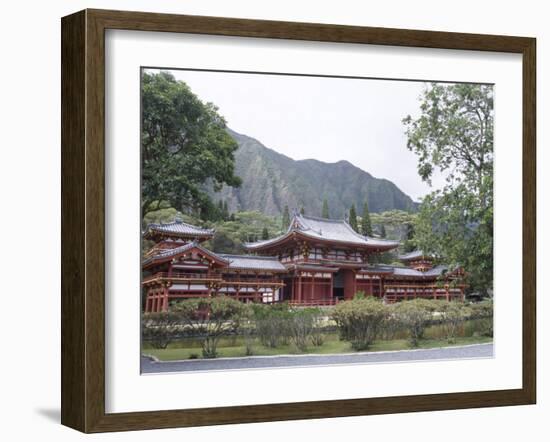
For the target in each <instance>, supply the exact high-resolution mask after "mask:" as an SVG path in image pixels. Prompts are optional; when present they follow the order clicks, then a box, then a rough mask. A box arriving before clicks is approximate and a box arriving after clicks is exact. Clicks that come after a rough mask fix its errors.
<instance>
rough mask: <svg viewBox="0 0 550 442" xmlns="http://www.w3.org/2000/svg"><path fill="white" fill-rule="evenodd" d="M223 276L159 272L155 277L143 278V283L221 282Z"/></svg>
mask: <svg viewBox="0 0 550 442" xmlns="http://www.w3.org/2000/svg"><path fill="white" fill-rule="evenodd" d="M221 279H222V275H220V274H217V273H177V272H173V273H168V272H159V273H155V274H153V275H149V276H146V277H145V278H143V280H142V283H146V282H150V281H155V280H170V281H189V280H199V281H221Z"/></svg>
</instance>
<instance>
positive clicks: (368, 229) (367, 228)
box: [361, 200, 372, 236]
mask: <svg viewBox="0 0 550 442" xmlns="http://www.w3.org/2000/svg"><path fill="white" fill-rule="evenodd" d="M361 233H362V234H363V235H365V236H372V222H371V219H370V213H369V203H368V202H367V200H365V202H364V203H363V216H362V217H361Z"/></svg>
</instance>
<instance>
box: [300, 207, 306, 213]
mask: <svg viewBox="0 0 550 442" xmlns="http://www.w3.org/2000/svg"><path fill="white" fill-rule="evenodd" d="M305 214H306V211H305V209H304V206H302V208H301V209H300V215H305Z"/></svg>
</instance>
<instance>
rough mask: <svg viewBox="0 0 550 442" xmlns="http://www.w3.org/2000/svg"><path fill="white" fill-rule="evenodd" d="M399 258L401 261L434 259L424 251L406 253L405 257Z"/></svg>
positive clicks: (400, 256)
mask: <svg viewBox="0 0 550 442" xmlns="http://www.w3.org/2000/svg"><path fill="white" fill-rule="evenodd" d="M398 258H399V259H400V260H401V261H413V260H416V259H422V258H428V259H433V257H432V256H431V255H426V254H424V252H423V251H422V250H413V251H412V252H410V253H405V254H403V255H399V256H398Z"/></svg>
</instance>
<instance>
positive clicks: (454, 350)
mask: <svg viewBox="0 0 550 442" xmlns="http://www.w3.org/2000/svg"><path fill="white" fill-rule="evenodd" d="M492 356H493V344H492V343H489V344H474V345H465V346H457V347H446V348H432V349H421V350H402V351H385V352H371V353H346V354H337V355H288V356H250V357H246V358H219V359H190V360H185V361H173V362H155V361H153V360H152V359H151V358H148V357H144V356H142V358H141V371H142V373H144V374H146V373H169V372H184V371H207V370H235V369H250V368H277V367H303V366H311V365H334V364H370V363H384V362H407V361H425V360H437V359H470V358H490V357H492Z"/></svg>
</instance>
